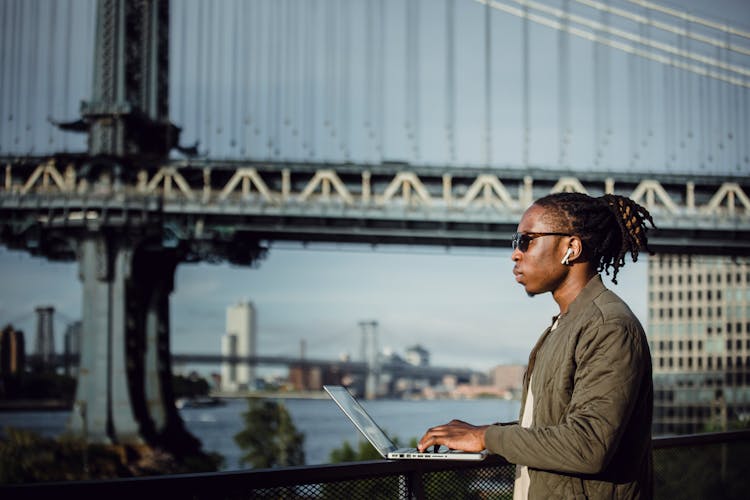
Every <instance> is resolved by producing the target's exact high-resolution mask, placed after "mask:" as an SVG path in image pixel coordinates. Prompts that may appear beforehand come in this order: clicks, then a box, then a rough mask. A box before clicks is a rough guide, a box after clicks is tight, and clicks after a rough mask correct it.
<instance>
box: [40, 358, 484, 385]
mask: <svg viewBox="0 0 750 500" xmlns="http://www.w3.org/2000/svg"><path fill="white" fill-rule="evenodd" d="M170 359H171V361H172V363H174V364H206V365H220V364H223V363H229V364H249V365H255V366H258V365H267V366H297V367H304V368H313V367H321V368H328V369H331V370H332V371H337V372H339V373H342V374H343V373H348V374H356V375H366V374H367V373H368V372H369V371H370V367H369V366H368V364H367V363H366V362H364V361H342V360H331V359H315V358H300V357H293V356H283V355H277V356H224V355H221V354H198V353H181V354H180V353H175V354H172V355H171V356H170ZM27 361H28V363H29V364H30V365H35V364H38V363H40V362H41V357H40V356H39V355H36V354H30V355H28V356H27ZM78 361H79V357H78V356H77V355H65V354H54V355H52V356H50V357H49V359H48V360H46V361H45V366H48V367H61V366H72V365H75V364H77V363H78ZM377 370H378V371H379V373H380V374H389V375H392V376H394V377H406V378H414V379H430V380H439V379H441V378H442V377H443V376H444V375H454V376H456V377H458V378H459V379H464V380H467V379H469V378H470V377H471V376H472V375H475V374H476V373H477V372H476V371H475V370H471V369H469V368H455V367H445V366H415V365H411V364H409V363H405V362H393V361H390V362H384V363H379V364H378V367H377Z"/></svg>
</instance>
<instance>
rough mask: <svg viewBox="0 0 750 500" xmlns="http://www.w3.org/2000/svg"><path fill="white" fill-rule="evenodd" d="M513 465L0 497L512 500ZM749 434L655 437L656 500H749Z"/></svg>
mask: <svg viewBox="0 0 750 500" xmlns="http://www.w3.org/2000/svg"><path fill="white" fill-rule="evenodd" d="M514 477H515V466H514V465H512V464H509V463H508V462H507V461H505V460H504V459H502V458H501V457H498V456H491V457H489V458H488V459H487V460H485V461H483V462H457V461H420V460H404V461H390V460H373V461H365V462H354V463H345V464H335V465H315V466H300V467H285V468H278V469H262V470H249V471H236V472H218V473H201V474H180V475H167V476H152V477H141V478H128V479H116V480H106V481H75V482H54V483H38V484H31V485H3V486H0V498H4V499H5V498H9V499H10V498H14V499H15V498H19V499H20V498H74V499H76V500H82V499H88V498H96V499H106V500H112V499H116V498H128V499H130V500H133V499H141V498H158V497H160V496H163V495H167V496H166V497H164V498H170V499H172V498H180V499H182V498H189V499H235V498H238V499H239V498H252V499H313V498H315V499H341V498H347V499H354V500H356V499H362V500H375V499H446V498H450V499H510V498H512V496H513V479H514ZM749 482H750V430H742V431H732V432H719V433H708V434H696V435H689V436H676V437H663V438H656V439H654V483H655V493H656V498H668V499H670V500H671V499H676V498H688V499H690V498H695V499H704V498H711V499H735V498H737V499H739V498H747V493H748V490H747V485H748V483H749Z"/></svg>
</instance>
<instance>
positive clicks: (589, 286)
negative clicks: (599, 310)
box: [558, 274, 607, 326]
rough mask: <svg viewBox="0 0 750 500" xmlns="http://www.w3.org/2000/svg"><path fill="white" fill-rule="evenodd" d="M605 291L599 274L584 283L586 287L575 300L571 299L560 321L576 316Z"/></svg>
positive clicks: (605, 288)
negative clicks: (566, 317)
mask: <svg viewBox="0 0 750 500" xmlns="http://www.w3.org/2000/svg"><path fill="white" fill-rule="evenodd" d="M606 290H607V287H605V286H604V283H602V276H601V275H600V274H597V275H595V276H594V277H593V278H591V279H590V280H589V282H588V283H586V286H585V287H583V290H581V291H580V293H579V294H578V295H577V296H576V298H575V299H573V302H571V303H570V306H568V312H567V313H565V314H564V315H562V317H561V318H560V320H563V319H564V318H565V316H577V315H578V313H579V312H580V311H581V310H582V309H583V308H585V307H586V306H587V305H588V304H590V303H591V302H592V301H593V300H594V299H595V298H596V297H598V296H599V295H600V294H601V293H602V292H604V291H606ZM558 326H559V325H558Z"/></svg>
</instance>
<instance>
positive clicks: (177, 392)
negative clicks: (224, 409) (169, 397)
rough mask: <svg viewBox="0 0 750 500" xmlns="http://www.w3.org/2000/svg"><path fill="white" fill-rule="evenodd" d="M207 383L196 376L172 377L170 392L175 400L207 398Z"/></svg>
mask: <svg viewBox="0 0 750 500" xmlns="http://www.w3.org/2000/svg"><path fill="white" fill-rule="evenodd" d="M209 389H210V388H209V386H208V381H207V380H206V379H204V378H202V377H199V376H198V375H196V374H191V375H189V376H187V377H185V376H184V375H174V376H173V377H172V391H173V392H174V397H175V398H195V397H198V396H207V395H208V392H209Z"/></svg>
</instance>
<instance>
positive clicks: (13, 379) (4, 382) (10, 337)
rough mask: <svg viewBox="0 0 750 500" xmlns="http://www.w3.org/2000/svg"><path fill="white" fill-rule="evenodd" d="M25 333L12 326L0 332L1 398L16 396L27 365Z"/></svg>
mask: <svg viewBox="0 0 750 500" xmlns="http://www.w3.org/2000/svg"><path fill="white" fill-rule="evenodd" d="M25 346H26V344H25V341H24V337H23V332H22V331H20V330H16V329H14V328H13V327H12V326H11V325H8V326H6V327H5V328H3V329H2V330H1V331H0V397H12V396H15V395H16V394H17V393H18V391H19V389H20V384H21V376H22V375H23V371H24V369H25V364H26V347H25Z"/></svg>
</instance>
